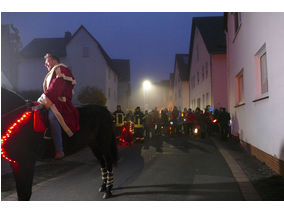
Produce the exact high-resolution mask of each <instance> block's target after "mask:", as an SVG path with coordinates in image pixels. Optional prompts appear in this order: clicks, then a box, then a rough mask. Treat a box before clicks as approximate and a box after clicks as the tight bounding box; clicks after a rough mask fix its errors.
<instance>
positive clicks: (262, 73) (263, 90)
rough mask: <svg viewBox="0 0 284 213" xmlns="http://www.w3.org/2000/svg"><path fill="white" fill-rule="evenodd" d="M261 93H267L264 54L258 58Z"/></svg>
mask: <svg viewBox="0 0 284 213" xmlns="http://www.w3.org/2000/svg"><path fill="white" fill-rule="evenodd" d="M260 76H261V93H262V94H263V93H267V92H268V80H267V62H266V53H264V54H263V55H262V56H260Z"/></svg>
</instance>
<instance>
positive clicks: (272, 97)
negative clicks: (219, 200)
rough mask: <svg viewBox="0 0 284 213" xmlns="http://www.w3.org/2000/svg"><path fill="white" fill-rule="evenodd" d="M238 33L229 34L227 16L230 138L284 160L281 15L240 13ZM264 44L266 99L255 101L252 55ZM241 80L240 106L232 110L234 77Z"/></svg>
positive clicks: (283, 17)
mask: <svg viewBox="0 0 284 213" xmlns="http://www.w3.org/2000/svg"><path fill="white" fill-rule="evenodd" d="M241 20H242V21H241V26H240V30H239V32H238V34H237V36H236V37H235V36H234V34H233V27H234V25H233V16H232V15H231V13H228V34H227V39H228V44H229V46H228V47H227V51H228V55H229V58H228V63H229V66H228V67H229V68H230V70H229V73H230V76H229V80H230V83H229V85H230V87H229V107H230V112H231V115H232V121H233V129H232V132H233V134H234V135H239V136H240V139H241V140H243V141H245V142H247V143H250V144H252V145H253V146H255V147H257V148H258V149H261V150H263V151H264V152H266V153H268V154H270V155H272V156H275V157H277V158H279V159H281V160H284V131H283V126H284V113H283V106H284V81H283V79H284V72H283V70H284V60H283V59H284V54H283V50H284V27H283V23H284V13H242V14H241ZM264 44H266V51H267V72H268V95H269V98H267V99H264V100H261V101H257V102H253V100H255V99H256V98H257V95H256V94H257V92H256V88H257V85H256V81H255V69H256V67H255V54H256V53H257V51H258V50H259V49H260V48H261V47H262V46H263V45H264ZM241 69H243V70H244V72H243V78H244V103H245V105H243V106H239V107H237V108H235V105H236V103H235V84H234V79H235V76H236V75H237V74H238V73H239V72H240V71H241Z"/></svg>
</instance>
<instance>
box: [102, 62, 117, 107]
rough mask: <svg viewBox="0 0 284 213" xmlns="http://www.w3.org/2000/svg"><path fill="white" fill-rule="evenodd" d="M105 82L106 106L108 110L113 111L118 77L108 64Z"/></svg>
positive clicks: (115, 103)
mask: <svg viewBox="0 0 284 213" xmlns="http://www.w3.org/2000/svg"><path fill="white" fill-rule="evenodd" d="M105 82H106V83H105V91H106V93H105V95H106V98H107V103H106V106H107V107H108V109H109V110H110V111H115V110H116V106H117V88H118V77H117V74H116V73H115V72H114V71H113V70H112V69H111V68H110V67H109V66H108V65H107V71H106V79H105Z"/></svg>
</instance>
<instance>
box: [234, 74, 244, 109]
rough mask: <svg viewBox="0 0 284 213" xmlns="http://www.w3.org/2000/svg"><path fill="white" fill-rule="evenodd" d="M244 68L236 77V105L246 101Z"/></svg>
mask: <svg viewBox="0 0 284 213" xmlns="http://www.w3.org/2000/svg"><path fill="white" fill-rule="evenodd" d="M243 73H244V70H243V69H242V70H241V71H240V72H239V74H238V75H237V76H236V77H235V94H236V96H235V100H236V105H239V104H242V103H243V102H244V75H243Z"/></svg>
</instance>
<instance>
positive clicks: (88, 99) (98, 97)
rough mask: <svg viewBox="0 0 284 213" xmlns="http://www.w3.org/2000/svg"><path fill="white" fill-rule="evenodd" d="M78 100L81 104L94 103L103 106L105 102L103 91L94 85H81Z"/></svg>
mask: <svg viewBox="0 0 284 213" xmlns="http://www.w3.org/2000/svg"><path fill="white" fill-rule="evenodd" d="M78 100H79V101H80V102H81V103H82V104H96V105H100V106H105V104H106V97H105V95H104V93H103V92H102V91H101V90H100V89H98V88H96V87H89V86H87V87H83V88H82V89H81V90H80V92H79V94H78Z"/></svg>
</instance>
